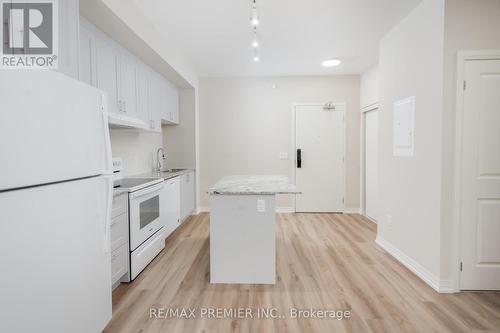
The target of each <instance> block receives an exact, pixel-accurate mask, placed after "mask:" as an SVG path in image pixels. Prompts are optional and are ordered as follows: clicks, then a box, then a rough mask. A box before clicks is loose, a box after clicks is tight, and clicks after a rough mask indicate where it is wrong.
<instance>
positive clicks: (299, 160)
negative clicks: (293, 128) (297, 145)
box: [297, 149, 302, 169]
mask: <svg viewBox="0 0 500 333" xmlns="http://www.w3.org/2000/svg"><path fill="white" fill-rule="evenodd" d="M300 168H302V149H297V169H300Z"/></svg>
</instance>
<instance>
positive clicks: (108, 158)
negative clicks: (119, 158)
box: [99, 94, 113, 175]
mask: <svg viewBox="0 0 500 333" xmlns="http://www.w3.org/2000/svg"><path fill="white" fill-rule="evenodd" d="M107 102H108V101H107V98H106V95H104V94H101V95H100V106H99V109H100V111H101V112H102V121H103V127H102V130H103V132H104V133H103V136H104V146H105V151H104V153H105V156H104V163H105V167H104V170H103V171H102V174H104V175H111V174H113V157H112V152H111V138H110V135H109V115H108V112H107V109H106V105H107Z"/></svg>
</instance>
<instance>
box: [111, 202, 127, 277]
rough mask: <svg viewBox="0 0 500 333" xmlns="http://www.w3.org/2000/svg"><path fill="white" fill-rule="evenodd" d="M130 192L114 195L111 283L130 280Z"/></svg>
mask: <svg viewBox="0 0 500 333" xmlns="http://www.w3.org/2000/svg"><path fill="white" fill-rule="evenodd" d="M128 230H129V228H128V193H122V194H119V195H116V196H114V197H113V205H112V211H111V235H110V236H111V285H112V286H113V287H116V286H118V284H119V282H128V281H129V267H130V263H129V253H130V251H129V242H128V239H129V231H128Z"/></svg>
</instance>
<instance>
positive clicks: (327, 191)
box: [295, 105, 345, 212]
mask: <svg viewBox="0 0 500 333" xmlns="http://www.w3.org/2000/svg"><path fill="white" fill-rule="evenodd" d="M344 114H345V106H344V105H335V106H334V108H332V109H330V110H326V109H324V108H323V105H311V106H296V107H295V148H296V150H295V151H296V156H295V157H296V159H295V163H296V165H295V167H296V172H295V180H296V185H297V189H298V190H299V191H301V192H302V194H297V195H296V199H295V210H296V211H297V212H343V211H344V178H345V176H344V172H345V170H344V147H345V142H344V140H345V139H344V137H345V135H344V132H345V130H344Z"/></svg>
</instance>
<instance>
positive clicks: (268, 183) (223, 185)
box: [208, 175, 300, 195]
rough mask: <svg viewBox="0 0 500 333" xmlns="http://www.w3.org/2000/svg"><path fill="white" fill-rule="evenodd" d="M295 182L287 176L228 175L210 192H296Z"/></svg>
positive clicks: (262, 193) (265, 193)
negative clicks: (291, 181)
mask: <svg viewBox="0 0 500 333" xmlns="http://www.w3.org/2000/svg"><path fill="white" fill-rule="evenodd" d="M296 193H300V192H298V191H297V189H296V187H295V185H294V184H291V183H290V181H289V179H288V177H286V176H271V175H266V176H258V175H234V176H226V177H224V178H222V179H221V180H219V181H218V182H217V183H216V184H215V185H214V186H212V187H211V188H210V189H209V191H208V194H212V195H214V194H257V195H258V194H261V195H269V194H296Z"/></svg>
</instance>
